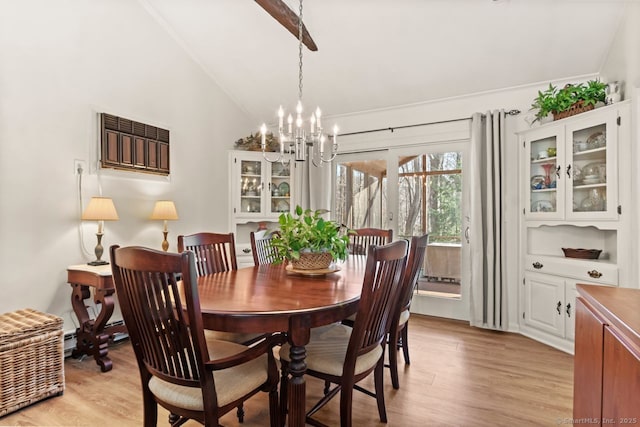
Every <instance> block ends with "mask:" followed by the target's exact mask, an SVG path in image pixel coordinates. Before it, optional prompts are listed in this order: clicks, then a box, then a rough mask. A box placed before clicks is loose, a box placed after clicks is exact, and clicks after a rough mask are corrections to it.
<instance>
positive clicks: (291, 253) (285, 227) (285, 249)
mask: <svg viewBox="0 0 640 427" xmlns="http://www.w3.org/2000/svg"><path fill="white" fill-rule="evenodd" d="M324 213H326V211H325V210H316V211H312V210H311V209H307V210H303V209H302V208H301V207H300V206H296V209H295V216H294V215H291V213H289V212H285V213H282V214H281V215H280V217H279V219H278V222H279V223H280V232H279V234H278V235H275V236H274V237H273V239H272V240H271V244H272V247H273V248H274V250H275V252H276V255H277V256H276V258H277V259H278V260H280V262H281V261H282V260H285V259H286V260H294V259H296V260H297V259H300V253H302V252H305V251H306V252H329V253H330V254H331V256H332V257H333V259H335V260H345V259H347V254H348V251H347V247H348V245H349V236H348V231H347V232H345V231H343V230H342V227H341V226H340V225H338V224H337V223H336V222H334V221H329V220H325V219H324V218H322V217H321V215H322V214H324Z"/></svg>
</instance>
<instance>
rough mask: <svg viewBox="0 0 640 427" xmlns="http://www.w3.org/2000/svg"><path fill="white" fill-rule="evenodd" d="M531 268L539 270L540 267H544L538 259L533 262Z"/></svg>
mask: <svg viewBox="0 0 640 427" xmlns="http://www.w3.org/2000/svg"><path fill="white" fill-rule="evenodd" d="M532 265H533V268H535V269H536V270H540V269H541V268H542V267H544V266H543V265H542V264H541V263H539V262H538V261H536V262H534V263H533V264H532Z"/></svg>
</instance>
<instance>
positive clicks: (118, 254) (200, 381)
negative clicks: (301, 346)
mask: <svg viewBox="0 0 640 427" xmlns="http://www.w3.org/2000/svg"><path fill="white" fill-rule="evenodd" d="M110 252H111V268H112V272H113V281H114V283H115V288H116V292H117V293H116V294H117V296H118V300H119V302H120V307H121V309H122V317H123V318H124V322H125V325H126V326H127V330H128V333H129V337H130V339H131V344H132V346H133V350H134V353H135V356H136V359H137V362H138V368H139V370H140V378H141V380H142V402H143V408H144V425H145V426H155V425H157V421H158V405H160V406H162V407H164V408H166V409H167V410H168V411H169V412H170V414H171V415H170V416H169V422H170V423H171V425H175V426H178V425H181V424H183V423H184V422H185V421H186V420H188V419H193V420H197V421H199V422H200V423H203V424H204V425H205V426H218V425H219V420H220V417H222V416H223V415H224V414H226V413H227V412H229V411H230V410H232V409H233V408H236V407H237V408H239V409H240V408H241V407H242V403H243V402H244V401H245V400H247V399H249V398H250V397H251V396H253V395H255V394H257V393H258V392H259V391H264V392H267V393H269V412H270V424H271V426H276V425H278V424H279V421H278V415H279V412H278V392H277V386H278V369H277V365H276V362H275V358H274V356H273V346H274V345H275V344H277V342H276V337H275V336H273V337H270V338H269V339H268V340H264V341H262V342H261V343H259V344H257V345H255V346H253V347H246V346H243V345H240V344H236V343H231V342H227V341H218V340H213V339H205V335H204V330H203V325H202V314H201V311H200V300H199V296H198V289H197V273H196V268H195V255H194V254H193V253H192V252H183V253H180V254H172V253H166V252H160V251H156V250H153V249H148V248H142V247H127V248H119V247H118V246H112V247H111V249H110ZM180 281H182V285H180V284H179V282H180ZM180 286H182V288H183V289H184V297H182V296H181V294H180V291H179V288H180ZM240 415H241V414H239V416H240ZM241 421H242V419H241Z"/></svg>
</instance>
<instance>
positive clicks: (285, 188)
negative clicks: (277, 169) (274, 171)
mask: <svg viewBox="0 0 640 427" xmlns="http://www.w3.org/2000/svg"><path fill="white" fill-rule="evenodd" d="M278 191H279V192H280V195H281V196H288V195H289V183H288V182H287V181H283V182H281V183H280V185H278Z"/></svg>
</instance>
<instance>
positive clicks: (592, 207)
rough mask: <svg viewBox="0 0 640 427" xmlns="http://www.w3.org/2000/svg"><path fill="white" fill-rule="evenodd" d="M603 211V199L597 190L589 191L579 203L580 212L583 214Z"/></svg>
mask: <svg viewBox="0 0 640 427" xmlns="http://www.w3.org/2000/svg"><path fill="white" fill-rule="evenodd" d="M604 209H605V198H604V195H603V194H602V193H601V191H600V189H599V188H594V189H592V190H590V191H589V195H588V196H587V197H585V199H584V200H583V201H582V203H580V210H582V211H585V212H600V211H604Z"/></svg>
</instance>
